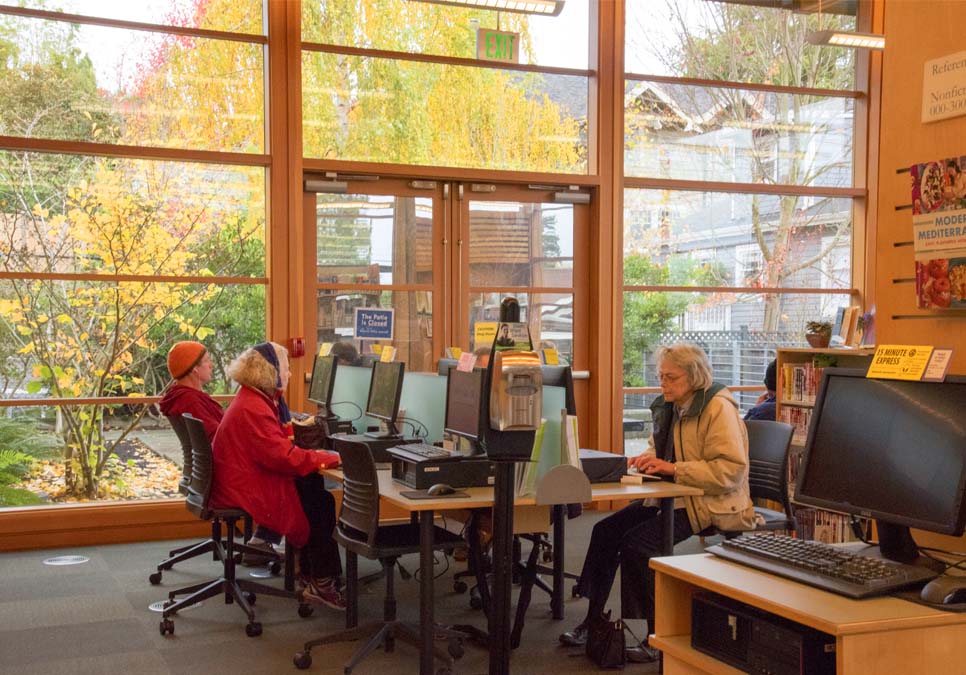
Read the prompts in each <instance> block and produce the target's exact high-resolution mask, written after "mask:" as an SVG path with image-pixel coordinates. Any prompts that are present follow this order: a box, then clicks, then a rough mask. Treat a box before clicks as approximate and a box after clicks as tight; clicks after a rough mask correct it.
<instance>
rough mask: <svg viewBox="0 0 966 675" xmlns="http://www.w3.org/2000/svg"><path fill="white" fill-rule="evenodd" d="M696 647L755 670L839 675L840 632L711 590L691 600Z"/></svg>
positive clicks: (758, 674)
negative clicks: (837, 636) (834, 633)
mask: <svg viewBox="0 0 966 675" xmlns="http://www.w3.org/2000/svg"><path fill="white" fill-rule="evenodd" d="M691 646H692V647H694V648H695V649H696V650H698V651H699V652H703V653H705V654H708V655H709V656H713V657H714V658H716V659H719V660H721V661H724V662H725V663H728V664H730V665H732V666H734V667H735V668H738V669H739V670H741V671H743V672H746V673H754V674H755V675H835V637H834V636H832V635H829V634H827V633H823V632H821V631H818V630H815V629H814V628H809V627H808V626H803V625H801V624H798V623H795V622H794V621H789V620H788V619H784V618H782V617H778V616H775V615H773V614H768V613H767V612H764V611H762V610H759V609H757V608H754V607H750V606H748V605H745V604H743V603H740V602H738V601H736V600H732V599H730V598H726V597H724V596H722V595H718V594H716V593H710V592H698V593H695V594H694V596H693V597H692V599H691Z"/></svg>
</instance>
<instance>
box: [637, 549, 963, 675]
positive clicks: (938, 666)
mask: <svg viewBox="0 0 966 675" xmlns="http://www.w3.org/2000/svg"><path fill="white" fill-rule="evenodd" d="M651 567H652V568H654V570H655V573H656V580H655V593H656V603H655V604H656V610H657V613H656V615H655V628H654V633H655V634H654V636H653V637H652V638H651V639H650V644H652V645H653V646H654V647H657V648H658V649H660V650H662V651H663V652H664V673H665V675H683V674H684V673H688V674H689V675H690V674H694V673H706V674H707V673H714V674H715V675H738V674H739V673H740V672H741V671H739V670H737V669H736V668H733V667H731V666H729V665H727V664H725V663H723V662H721V661H718V660H717V659H714V658H712V657H710V656H707V655H705V654H702V653H700V652H697V651H695V650H694V649H692V648H691V596H692V595H693V593H694V592H695V591H697V590H699V589H707V590H710V591H714V592H715V593H720V594H721V595H725V596H728V597H729V598H733V599H735V600H738V601H739V602H743V603H745V604H748V605H752V606H753V607H758V608H759V609H762V610H764V611H766V612H770V613H772V614H776V615H778V616H782V617H785V618H787V619H791V620H792V621H796V622H798V623H801V624H804V625H806V626H811V627H812V628H816V629H818V630H820V631H823V632H825V633H829V634H831V635H834V636H835V648H836V666H837V673H838V675H866V674H868V675H873V674H874V675H887V674H892V673H895V674H896V675H900V674H902V675H912V674H913V673H917V674H918V673H923V674H925V673H950V674H954V675H966V656H964V655H966V614H957V613H953V612H943V611H940V610H936V609H932V608H930V607H926V606H924V605H919V604H917V603H914V602H909V601H906V600H900V599H898V598H891V597H883V598H870V599H866V600H852V599H850V598H846V597H843V596H840V595H835V594H834V593H828V592H826V591H822V590H819V589H817V588H812V587H811V586H805V585H804V584H799V583H797V582H795V581H791V580H789V579H783V578H781V577H776V576H773V575H771V574H767V573H765V572H759V571H758V570H755V569H752V568H750V567H744V566H742V565H738V564H736V563H732V562H728V561H727V560H722V559H721V558H718V557H716V556H714V555H711V554H699V555H685V556H675V557H672V558H654V559H652V560H651Z"/></svg>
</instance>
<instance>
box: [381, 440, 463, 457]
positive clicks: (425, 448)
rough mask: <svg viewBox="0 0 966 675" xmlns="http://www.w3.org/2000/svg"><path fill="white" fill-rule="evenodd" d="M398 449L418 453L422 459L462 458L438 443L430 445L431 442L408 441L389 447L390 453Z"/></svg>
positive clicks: (412, 453) (411, 453) (413, 453)
mask: <svg viewBox="0 0 966 675" xmlns="http://www.w3.org/2000/svg"><path fill="white" fill-rule="evenodd" d="M396 450H403V451H405V452H407V453H408V454H410V455H416V456H417V457H419V458H422V459H432V460H441V459H442V460H445V459H461V456H460V455H454V454H453V453H452V452H450V451H449V450H444V449H443V448H441V447H439V446H438V445H430V444H429V443H406V444H405V445H397V446H395V447H392V448H389V452H390V453H394V451H396Z"/></svg>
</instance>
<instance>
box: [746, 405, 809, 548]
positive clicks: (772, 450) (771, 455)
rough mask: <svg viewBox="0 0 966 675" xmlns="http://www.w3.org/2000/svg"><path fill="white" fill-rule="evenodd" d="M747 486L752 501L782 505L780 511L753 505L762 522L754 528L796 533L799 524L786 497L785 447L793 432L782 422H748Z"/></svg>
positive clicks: (790, 441) (757, 530)
mask: <svg viewBox="0 0 966 675" xmlns="http://www.w3.org/2000/svg"><path fill="white" fill-rule="evenodd" d="M745 426H746V427H747V428H748V458H749V460H750V465H749V468H748V484H749V488H750V492H751V498H752V499H767V500H769V501H772V502H776V503H778V504H781V505H782V509H783V510H784V512H782V511H775V510H773V509H769V508H765V507H764V506H756V507H755V513H757V514H758V515H759V516H761V517H762V518H764V520H765V522H764V523H762V524H760V525H758V527H756V528H755V531H756V532H760V531H763V530H789V531H792V532H793V531H795V529H796V528H797V526H798V524H797V522H796V521H795V514H794V512H793V511H792V505H791V501H790V500H789V498H788V448H789V447H790V446H791V443H792V434H793V433H794V431H795V429H794V427H792V425H790V424H785V423H784V422H767V421H764V420H748V421H746V422H745Z"/></svg>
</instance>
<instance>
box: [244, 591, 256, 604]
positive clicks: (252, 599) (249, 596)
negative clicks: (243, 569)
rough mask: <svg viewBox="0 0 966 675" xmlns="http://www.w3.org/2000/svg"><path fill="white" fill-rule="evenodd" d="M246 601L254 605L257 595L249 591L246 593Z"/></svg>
mask: <svg viewBox="0 0 966 675" xmlns="http://www.w3.org/2000/svg"><path fill="white" fill-rule="evenodd" d="M245 600H246V601H247V602H248V604H249V605H254V604H255V594H254V593H252V592H251V591H247V592H246V593H245Z"/></svg>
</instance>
